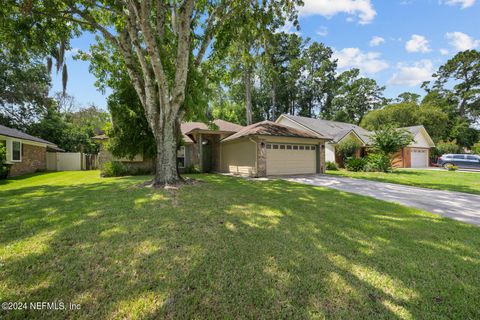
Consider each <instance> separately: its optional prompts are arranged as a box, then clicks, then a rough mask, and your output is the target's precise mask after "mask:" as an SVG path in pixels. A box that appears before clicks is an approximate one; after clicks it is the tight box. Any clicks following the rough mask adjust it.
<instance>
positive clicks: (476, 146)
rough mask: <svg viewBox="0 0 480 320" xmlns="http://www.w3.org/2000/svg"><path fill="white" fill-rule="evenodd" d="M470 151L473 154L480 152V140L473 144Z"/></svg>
mask: <svg viewBox="0 0 480 320" xmlns="http://www.w3.org/2000/svg"><path fill="white" fill-rule="evenodd" d="M472 152H473V153H474V154H480V141H479V142H477V143H475V144H474V145H473V147H472Z"/></svg>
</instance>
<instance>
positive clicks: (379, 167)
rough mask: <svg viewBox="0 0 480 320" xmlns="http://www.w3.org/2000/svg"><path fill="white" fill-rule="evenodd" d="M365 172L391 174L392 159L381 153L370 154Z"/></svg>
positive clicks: (366, 159)
mask: <svg viewBox="0 0 480 320" xmlns="http://www.w3.org/2000/svg"><path fill="white" fill-rule="evenodd" d="M365 161H366V165H365V171H370V172H391V171H392V164H391V162H390V158H389V157H387V156H386V155H384V154H381V153H370V154H369V155H368V156H367V157H366V158H365Z"/></svg>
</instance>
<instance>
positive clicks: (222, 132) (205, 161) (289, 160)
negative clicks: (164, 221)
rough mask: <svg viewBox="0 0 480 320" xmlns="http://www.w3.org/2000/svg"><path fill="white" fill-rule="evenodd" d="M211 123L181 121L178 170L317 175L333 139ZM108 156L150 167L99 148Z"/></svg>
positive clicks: (267, 126) (268, 125)
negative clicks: (326, 146) (117, 156)
mask: <svg viewBox="0 0 480 320" xmlns="http://www.w3.org/2000/svg"><path fill="white" fill-rule="evenodd" d="M213 124H214V125H212V126H208V125H207V124H205V123H201V122H187V123H183V124H182V125H181V131H182V134H183V140H184V142H185V143H184V146H183V147H181V148H180V150H179V151H178V155H177V159H178V166H179V169H180V170H186V169H188V168H189V167H192V166H195V167H196V168H197V169H198V170H199V171H200V172H223V173H232V174H237V175H243V176H252V177H263V176H267V175H286V174H309V173H321V172H324V170H325V142H326V141H328V140H330V139H331V137H330V136H325V135H320V134H318V133H311V132H306V131H303V130H297V129H295V128H292V127H289V126H284V125H282V124H278V123H274V122H271V121H263V122H259V123H256V124H253V125H250V126H247V127H243V126H240V125H237V124H234V123H231V122H228V121H224V120H215V121H214V122H213ZM96 139H97V140H99V141H106V139H108V137H106V136H104V135H102V136H97V137H96ZM109 160H116V161H121V162H123V163H124V164H126V165H127V166H131V167H149V168H151V169H152V170H153V166H154V161H152V160H151V159H145V158H144V157H143V156H142V155H137V156H136V157H134V158H133V159H116V158H115V157H113V156H112V155H111V154H110V153H109V152H108V151H107V150H106V148H104V147H102V148H101V152H100V154H99V162H100V166H102V164H103V163H105V161H109ZM186 171H187V170H186Z"/></svg>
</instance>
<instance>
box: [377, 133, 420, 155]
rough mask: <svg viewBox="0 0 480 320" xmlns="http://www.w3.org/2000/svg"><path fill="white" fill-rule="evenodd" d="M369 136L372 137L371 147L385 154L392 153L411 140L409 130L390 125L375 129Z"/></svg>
mask: <svg viewBox="0 0 480 320" xmlns="http://www.w3.org/2000/svg"><path fill="white" fill-rule="evenodd" d="M370 138H371V139H372V147H373V149H374V150H375V151H376V152H377V153H381V154H384V155H386V156H392V155H394V154H395V153H397V152H398V151H400V150H401V149H402V148H405V147H406V146H408V145H409V144H410V143H411V142H412V141H413V136H412V134H411V133H410V132H408V131H406V130H404V129H396V128H394V127H392V126H385V127H384V128H383V129H380V130H377V131H375V133H374V134H373V135H371V136H370Z"/></svg>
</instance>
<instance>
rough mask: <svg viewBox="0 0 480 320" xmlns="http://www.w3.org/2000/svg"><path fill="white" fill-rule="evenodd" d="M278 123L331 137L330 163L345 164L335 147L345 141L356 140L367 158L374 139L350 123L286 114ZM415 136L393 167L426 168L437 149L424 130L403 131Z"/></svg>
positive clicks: (328, 151)
mask: <svg viewBox="0 0 480 320" xmlns="http://www.w3.org/2000/svg"><path fill="white" fill-rule="evenodd" d="M276 122H277V123H280V124H283V125H286V126H290V127H292V128H296V129H299V130H305V131H308V132H311V133H317V134H321V135H330V136H331V137H332V140H330V141H329V142H328V143H327V144H326V155H325V157H326V161H332V162H336V163H341V159H340V158H339V156H338V154H337V153H336V152H335V147H336V146H337V145H338V144H339V143H340V142H342V141H345V140H346V139H349V138H352V139H355V140H357V141H358V142H359V144H360V145H361V146H362V147H361V149H360V151H359V154H358V156H365V155H366V153H367V151H368V147H369V146H371V143H372V142H371V139H370V136H371V135H372V134H373V132H371V131H368V130H365V129H363V128H361V127H359V126H357V125H353V124H350V123H344V122H337V121H329V120H322V119H313V118H307V117H300V116H292V115H287V114H282V115H281V116H280V117H279V118H278V119H277V121H276ZM402 129H405V130H407V131H409V132H411V133H412V135H413V136H414V141H413V142H412V143H411V144H410V145H409V146H408V147H406V148H403V149H402V150H401V151H400V152H399V153H398V154H397V155H396V156H395V158H394V160H393V165H394V166H395V167H399V168H423V167H428V166H429V162H430V160H429V159H430V149H431V148H433V147H435V144H434V143H433V141H432V138H431V137H430V135H429V134H428V132H427V131H426V130H425V128H424V127H423V126H415V127H407V128H402Z"/></svg>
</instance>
